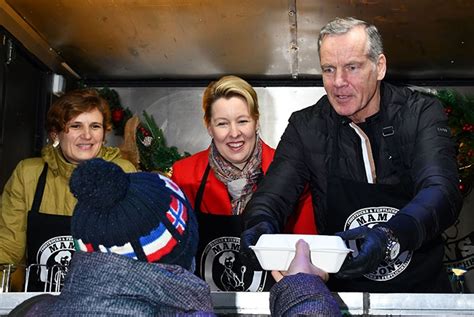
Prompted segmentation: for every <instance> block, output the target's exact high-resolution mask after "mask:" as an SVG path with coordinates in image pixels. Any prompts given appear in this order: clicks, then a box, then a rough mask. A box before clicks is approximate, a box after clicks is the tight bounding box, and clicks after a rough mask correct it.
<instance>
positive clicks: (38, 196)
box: [30, 163, 48, 213]
mask: <svg viewBox="0 0 474 317" xmlns="http://www.w3.org/2000/svg"><path fill="white" fill-rule="evenodd" d="M47 174H48V163H44V167H43V171H42V172H41V175H40V177H39V179H38V183H37V184H36V191H35V197H34V199H33V204H32V205H31V209H30V212H35V213H37V212H38V211H39V208H40V205H41V201H42V200H43V192H44V187H45V185H46V176H47Z"/></svg>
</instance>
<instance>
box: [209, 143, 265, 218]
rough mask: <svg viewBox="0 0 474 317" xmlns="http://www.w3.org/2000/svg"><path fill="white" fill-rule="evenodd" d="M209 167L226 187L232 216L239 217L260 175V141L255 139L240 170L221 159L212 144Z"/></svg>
mask: <svg viewBox="0 0 474 317" xmlns="http://www.w3.org/2000/svg"><path fill="white" fill-rule="evenodd" d="M209 165H210V166H211V168H212V169H213V170H214V174H215V175H216V177H217V179H218V180H220V181H221V182H223V183H224V184H225V185H226V186H227V191H228V192H229V194H230V196H231V205H232V214H233V215H240V214H241V213H242V212H243V211H244V208H245V206H246V205H247V203H248V201H249V200H250V198H251V197H252V194H253V192H254V190H255V188H256V186H257V181H258V179H259V178H260V175H261V174H262V169H261V166H262V140H261V139H260V138H259V137H257V144H256V146H255V148H254V150H253V153H252V155H251V156H250V157H249V159H248V161H247V163H246V164H245V166H244V168H243V169H242V170H241V169H239V168H238V167H236V166H234V165H233V164H232V163H230V162H229V161H227V160H226V159H225V158H223V157H222V155H221V154H220V153H219V152H218V151H217V148H216V146H215V144H214V142H212V143H211V150H210V151H209Z"/></svg>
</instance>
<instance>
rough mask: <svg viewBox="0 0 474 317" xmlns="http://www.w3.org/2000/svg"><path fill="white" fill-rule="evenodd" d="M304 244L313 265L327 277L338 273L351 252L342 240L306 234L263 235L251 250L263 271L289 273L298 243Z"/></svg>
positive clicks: (337, 237) (336, 237)
mask: <svg viewBox="0 0 474 317" xmlns="http://www.w3.org/2000/svg"><path fill="white" fill-rule="evenodd" d="M299 239H303V240H305V241H306V242H307V243H308V244H309V248H310V250H311V262H312V263H313V264H314V265H315V266H317V267H319V268H320V269H322V270H324V271H326V272H328V273H337V272H338V271H339V269H340V268H341V265H342V263H343V262H344V259H345V258H346V256H347V254H348V253H349V252H351V251H352V250H351V249H348V248H347V247H346V244H345V243H344V241H343V240H342V238H341V237H339V236H326V235H304V234H263V235H261V236H260V238H259V240H258V241H257V244H256V245H254V246H250V248H252V249H253V251H254V252H255V254H256V255H257V258H258V261H259V262H260V265H261V266H262V268H263V269H264V270H268V271H271V270H275V271H287V270H288V267H289V266H290V263H291V261H292V260H293V258H294V257H295V250H296V242H297V241H298V240H299Z"/></svg>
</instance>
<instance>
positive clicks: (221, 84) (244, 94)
mask: <svg viewBox="0 0 474 317" xmlns="http://www.w3.org/2000/svg"><path fill="white" fill-rule="evenodd" d="M232 97H239V98H242V99H243V100H244V101H245V102H246V103H247V106H248V109H249V113H250V115H251V117H252V118H253V119H254V120H255V121H257V120H258V118H259V116H260V113H259V111H258V99H257V93H256V92H255V90H254V89H253V88H252V86H251V85H250V84H249V83H248V82H246V81H245V80H243V79H242V78H240V77H237V76H232V75H230V76H224V77H222V78H220V79H219V80H218V81H213V82H211V83H210V84H209V86H207V88H206V90H205V91H204V96H203V98H202V110H203V111H204V123H205V125H206V126H209V124H210V123H211V116H212V104H213V103H214V102H215V101H216V100H217V99H219V98H225V99H229V98H232Z"/></svg>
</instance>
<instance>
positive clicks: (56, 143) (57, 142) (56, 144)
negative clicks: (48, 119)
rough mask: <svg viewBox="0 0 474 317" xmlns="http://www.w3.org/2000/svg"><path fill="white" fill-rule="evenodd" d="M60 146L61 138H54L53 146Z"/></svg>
mask: <svg viewBox="0 0 474 317" xmlns="http://www.w3.org/2000/svg"><path fill="white" fill-rule="evenodd" d="M58 146H59V140H58V139H56V140H54V142H53V147H54V148H57V147H58Z"/></svg>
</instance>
